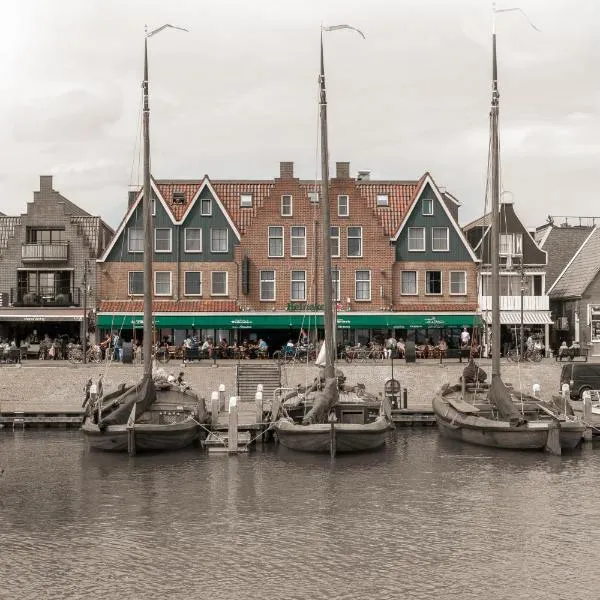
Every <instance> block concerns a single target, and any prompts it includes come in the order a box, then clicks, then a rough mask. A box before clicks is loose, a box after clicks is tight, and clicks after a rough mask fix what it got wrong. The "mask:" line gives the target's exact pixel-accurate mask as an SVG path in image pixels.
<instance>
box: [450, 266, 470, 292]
mask: <svg viewBox="0 0 600 600" xmlns="http://www.w3.org/2000/svg"><path fill="white" fill-rule="evenodd" d="M466 293H467V273H466V271H450V294H455V295H460V296H464V295H466Z"/></svg>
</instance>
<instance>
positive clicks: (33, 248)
mask: <svg viewBox="0 0 600 600" xmlns="http://www.w3.org/2000/svg"><path fill="white" fill-rule="evenodd" d="M21 260H22V261H23V262H36V263H40V262H47V263H50V262H66V261H67V260H69V242H54V243H52V244H21Z"/></svg>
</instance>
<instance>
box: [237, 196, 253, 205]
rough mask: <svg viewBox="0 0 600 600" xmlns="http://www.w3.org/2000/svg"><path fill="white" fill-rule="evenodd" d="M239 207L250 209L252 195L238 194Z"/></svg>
mask: <svg viewBox="0 0 600 600" xmlns="http://www.w3.org/2000/svg"><path fill="white" fill-rule="evenodd" d="M240 206H241V207H242V208H252V194H240Z"/></svg>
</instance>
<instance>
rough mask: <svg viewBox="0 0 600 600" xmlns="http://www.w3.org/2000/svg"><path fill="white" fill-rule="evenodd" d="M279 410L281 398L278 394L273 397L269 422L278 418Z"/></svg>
mask: <svg viewBox="0 0 600 600" xmlns="http://www.w3.org/2000/svg"><path fill="white" fill-rule="evenodd" d="M280 410H281V399H280V398H279V396H277V397H274V398H273V406H271V423H274V422H275V421H277V419H279V411H280Z"/></svg>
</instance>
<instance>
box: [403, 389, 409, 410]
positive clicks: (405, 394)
mask: <svg viewBox="0 0 600 600" xmlns="http://www.w3.org/2000/svg"><path fill="white" fill-rule="evenodd" d="M402 408H408V389H407V388H403V389H402Z"/></svg>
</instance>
